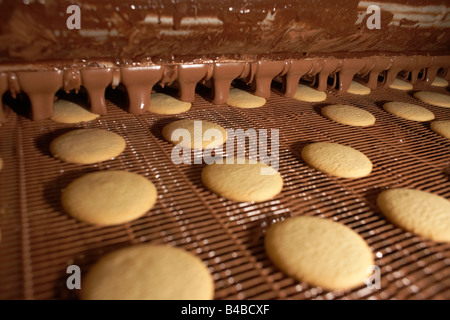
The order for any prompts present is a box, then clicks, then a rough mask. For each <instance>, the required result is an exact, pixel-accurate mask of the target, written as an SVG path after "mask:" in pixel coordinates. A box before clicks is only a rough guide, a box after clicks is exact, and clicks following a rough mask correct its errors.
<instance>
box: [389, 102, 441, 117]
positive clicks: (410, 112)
mask: <svg viewBox="0 0 450 320" xmlns="http://www.w3.org/2000/svg"><path fill="white" fill-rule="evenodd" d="M383 109H384V110H385V111H387V112H389V113H390V114H393V115H394V116H397V117H400V118H403V119H406V120H412V121H421V122H423V121H431V120H433V119H434V114H433V112H431V111H430V110H428V109H426V108H424V107H421V106H417V105H415V104H411V103H404V102H398V101H392V102H386V103H385V104H384V105H383Z"/></svg>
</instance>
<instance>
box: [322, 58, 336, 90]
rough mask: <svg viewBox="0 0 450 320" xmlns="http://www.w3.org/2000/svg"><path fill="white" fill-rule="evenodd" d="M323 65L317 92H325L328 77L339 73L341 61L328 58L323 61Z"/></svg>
mask: <svg viewBox="0 0 450 320" xmlns="http://www.w3.org/2000/svg"><path fill="white" fill-rule="evenodd" d="M321 65H322V67H321V68H320V72H319V84H318V86H317V90H319V91H325V89H326V88H327V83H328V77H329V76H330V74H332V73H335V72H337V71H339V68H340V65H341V60H339V59H333V58H330V59H328V58H326V59H323V60H322V61H321Z"/></svg>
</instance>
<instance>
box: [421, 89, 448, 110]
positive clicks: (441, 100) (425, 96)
mask: <svg viewBox="0 0 450 320" xmlns="http://www.w3.org/2000/svg"><path fill="white" fill-rule="evenodd" d="M414 97H415V98H416V99H418V100H420V101H422V102H425V103H428V104H431V105H433V106H437V107H443V108H450V96H448V95H446V94H442V93H437V92H431V91H419V92H416V93H414Z"/></svg>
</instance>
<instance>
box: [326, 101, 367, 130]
mask: <svg viewBox="0 0 450 320" xmlns="http://www.w3.org/2000/svg"><path fill="white" fill-rule="evenodd" d="M321 112H322V115H323V116H324V117H327V118H328V119H330V120H333V121H336V122H338V123H341V124H346V125H349V126H357V127H365V126H370V125H373V124H374V123H375V117H374V116H373V115H372V114H371V113H370V112H369V111H366V110H363V109H361V108H357V107H354V106H349V105H343V104H334V105H329V106H326V107H323V108H322V109H321Z"/></svg>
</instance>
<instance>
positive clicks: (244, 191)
mask: <svg viewBox="0 0 450 320" xmlns="http://www.w3.org/2000/svg"><path fill="white" fill-rule="evenodd" d="M230 160H232V162H233V163H226V161H225V159H224V163H223V164H218V163H213V164H210V165H208V166H206V167H205V168H203V170H202V182H203V184H204V185H205V186H206V187H207V188H208V189H210V190H211V191H213V192H214V193H216V194H218V195H219V196H221V197H223V198H226V199H229V200H233V201H239V202H250V201H255V202H262V201H266V200H269V199H272V198H273V197H275V196H276V195H278V194H279V193H280V192H281V190H282V188H283V179H282V178H281V175H280V174H279V173H278V172H277V171H276V170H275V169H273V168H271V167H269V166H268V165H266V164H263V163H261V162H259V161H258V162H257V163H255V164H252V163H250V162H249V160H248V159H243V158H240V159H238V158H234V159H227V161H230ZM238 161H242V164H240V163H239V162H238ZM244 161H245V163H244Z"/></svg>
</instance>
